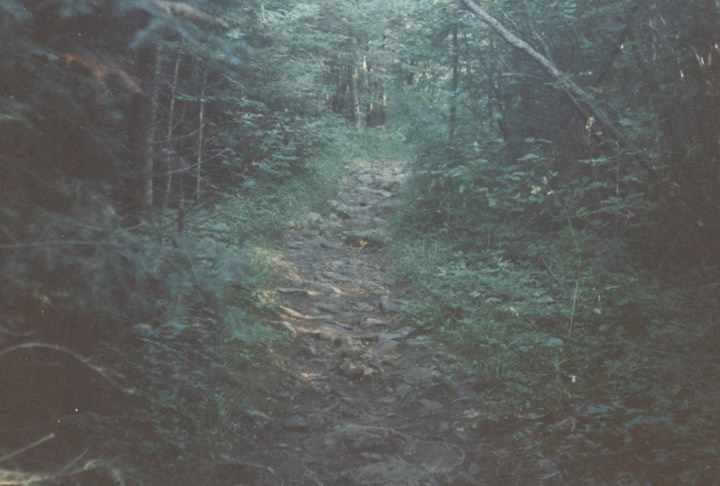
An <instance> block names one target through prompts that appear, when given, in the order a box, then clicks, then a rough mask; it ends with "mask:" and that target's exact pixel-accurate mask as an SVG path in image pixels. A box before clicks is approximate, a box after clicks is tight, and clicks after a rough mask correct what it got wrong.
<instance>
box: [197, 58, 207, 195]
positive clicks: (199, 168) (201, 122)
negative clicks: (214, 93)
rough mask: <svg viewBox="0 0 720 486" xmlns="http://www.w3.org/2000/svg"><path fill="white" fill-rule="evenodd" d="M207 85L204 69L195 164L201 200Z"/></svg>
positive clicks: (198, 192)
mask: <svg viewBox="0 0 720 486" xmlns="http://www.w3.org/2000/svg"><path fill="white" fill-rule="evenodd" d="M206 85H207V71H203V74H202V82H201V85H200V86H201V87H200V111H199V114H198V138H197V163H196V166H195V170H196V171H197V172H196V176H195V200H196V201H199V200H200V185H201V177H202V161H203V152H202V150H203V142H204V140H203V128H204V127H205V87H206Z"/></svg>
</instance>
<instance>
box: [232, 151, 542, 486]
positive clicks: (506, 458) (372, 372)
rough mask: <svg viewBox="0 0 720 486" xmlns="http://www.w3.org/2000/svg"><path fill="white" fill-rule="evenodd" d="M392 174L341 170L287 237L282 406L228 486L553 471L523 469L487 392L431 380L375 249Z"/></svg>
mask: <svg viewBox="0 0 720 486" xmlns="http://www.w3.org/2000/svg"><path fill="white" fill-rule="evenodd" d="M403 177H404V172H403V164H402V161H397V160H378V161H373V162H367V163H363V164H360V165H359V166H352V167H348V170H347V174H346V175H345V176H344V178H343V180H342V184H341V189H340V198H341V201H334V202H332V205H333V207H334V210H335V214H333V215H332V216H330V217H321V216H319V215H314V214H311V215H310V216H309V217H308V220H307V221H306V224H304V225H302V228H296V229H293V230H290V232H289V234H288V235H287V268H288V274H287V282H285V283H284V284H283V286H282V287H281V288H279V289H278V292H280V293H282V294H283V296H284V302H285V305H284V306H283V307H282V316H281V319H280V322H279V323H278V324H279V325H281V326H282V327H283V328H284V329H286V330H287V332H288V333H290V334H291V335H292V339H293V340H294V346H293V347H292V348H291V351H290V352H289V354H288V355H287V356H284V357H283V359H284V364H285V368H286V369H287V370H288V376H287V377H286V378H285V383H284V385H285V386H284V389H283V393H282V397H281V398H282V399H284V400H287V401H288V406H287V407H286V408H285V410H286V412H284V414H283V416H278V417H273V419H272V425H271V426H270V428H269V430H268V431H267V436H265V437H263V441H262V442H263V447H259V448H258V451H261V452H253V453H250V451H248V454H245V455H244V456H245V457H243V458H242V459H241V460H240V459H238V460H235V461H234V464H233V467H232V468H231V470H228V476H231V477H232V478H233V480H234V481H235V483H233V484H243V485H253V486H255V485H266V484H267V485H303V486H318V485H326V486H328V485H332V486H335V485H352V486H375V485H377V486H393V485H395V486H420V485H428V486H431V485H452V486H461V485H503V486H507V485H513V484H543V480H542V479H539V478H542V477H543V476H545V477H546V478H548V479H549V478H551V477H553V476H554V475H555V474H554V472H553V471H552V470H546V471H539V470H537V469H538V468H537V467H536V465H534V466H533V467H532V468H528V466H527V464H528V461H527V460H526V459H523V458H522V454H521V453H520V451H519V448H518V445H517V444H518V440H517V436H518V434H519V433H521V431H522V428H521V427H520V425H519V423H520V421H518V420H517V418H516V417H511V416H510V414H507V416H505V415H504V414H503V413H502V412H499V411H498V410H499V409H498V406H497V405H498V402H496V401H494V399H493V391H492V390H491V389H488V388H487V387H484V386H483V384H482V383H473V382H465V383H459V382H457V381H455V380H453V379H450V378H448V377H444V376H442V375H441V373H440V372H439V371H438V370H437V369H436V368H435V367H434V366H433V361H432V359H431V353H430V352H429V351H428V342H429V339H430V337H429V336H427V335H424V334H423V333H422V332H419V331H418V330H417V329H415V328H413V327H411V326H408V324H407V323H406V322H403V317H402V314H401V312H400V310H401V308H402V304H403V302H404V301H405V299H406V298H407V294H406V292H407V290H406V289H404V288H403V287H402V286H400V285H397V283H396V282H395V281H394V279H393V277H392V275H391V274H390V273H389V268H388V266H389V265H388V258H389V256H388V255H387V252H386V248H385V244H386V242H387V238H388V228H387V225H388V214H389V213H390V212H391V210H392V208H393V205H394V204H396V202H397V196H396V191H397V189H398V187H399V185H400V184H401V183H402V180H403ZM513 436H514V437H515V438H513ZM533 463H535V461H533ZM239 478H242V479H241V480H239ZM528 478H532V480H530V481H528ZM228 479H229V478H228Z"/></svg>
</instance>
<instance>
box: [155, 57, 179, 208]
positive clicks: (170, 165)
mask: <svg viewBox="0 0 720 486" xmlns="http://www.w3.org/2000/svg"><path fill="white" fill-rule="evenodd" d="M182 56H183V44H182V43H181V44H180V48H179V49H178V53H177V57H176V58H175V67H174V69H173V79H172V84H171V85H170V106H169V107H168V128H167V143H166V151H167V153H166V158H165V167H166V169H167V178H166V179H165V198H164V199H163V208H162V211H161V212H160V216H161V217H162V215H163V214H164V213H165V210H166V209H167V207H168V203H169V202H170V196H171V194H172V183H173V171H174V170H175V167H176V166H177V164H176V163H175V157H176V154H175V150H174V148H173V130H174V128H175V101H176V100H175V95H176V93H177V86H178V81H179V78H180V76H179V74H180V62H181V60H182Z"/></svg>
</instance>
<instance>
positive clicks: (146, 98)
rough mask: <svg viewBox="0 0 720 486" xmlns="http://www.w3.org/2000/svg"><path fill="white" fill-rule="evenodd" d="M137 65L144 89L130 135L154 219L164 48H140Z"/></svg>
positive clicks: (143, 202)
mask: <svg viewBox="0 0 720 486" xmlns="http://www.w3.org/2000/svg"><path fill="white" fill-rule="evenodd" d="M137 64H138V71H139V72H140V74H141V76H142V88H143V91H142V93H141V94H138V95H135V100H134V103H135V104H136V107H135V108H134V109H133V112H134V115H135V120H134V122H133V121H131V126H130V137H129V138H130V141H131V149H132V151H133V157H134V159H135V164H136V167H138V169H139V171H140V174H141V181H142V182H141V189H140V206H141V208H142V212H143V214H144V215H145V217H147V218H148V219H152V208H153V170H154V167H153V164H154V155H155V150H154V145H155V131H156V117H157V111H158V92H159V83H158V79H159V77H160V47H159V46H158V45H152V46H147V47H143V48H141V49H140V50H139V51H138V59H137Z"/></svg>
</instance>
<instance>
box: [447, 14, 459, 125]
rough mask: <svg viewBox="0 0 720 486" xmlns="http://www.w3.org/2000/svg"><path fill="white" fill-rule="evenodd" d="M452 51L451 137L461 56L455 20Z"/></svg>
mask: <svg viewBox="0 0 720 486" xmlns="http://www.w3.org/2000/svg"><path fill="white" fill-rule="evenodd" d="M451 49H452V52H451V54H450V57H451V63H452V85H451V87H450V90H451V93H452V94H451V96H452V99H451V100H450V116H449V117H448V118H449V119H448V133H449V135H450V137H452V136H453V135H454V134H455V126H456V125H457V93H458V81H459V78H460V66H459V64H460V56H459V54H458V50H459V46H458V25H457V22H455V23H454V24H453V25H452V47H451Z"/></svg>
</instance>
